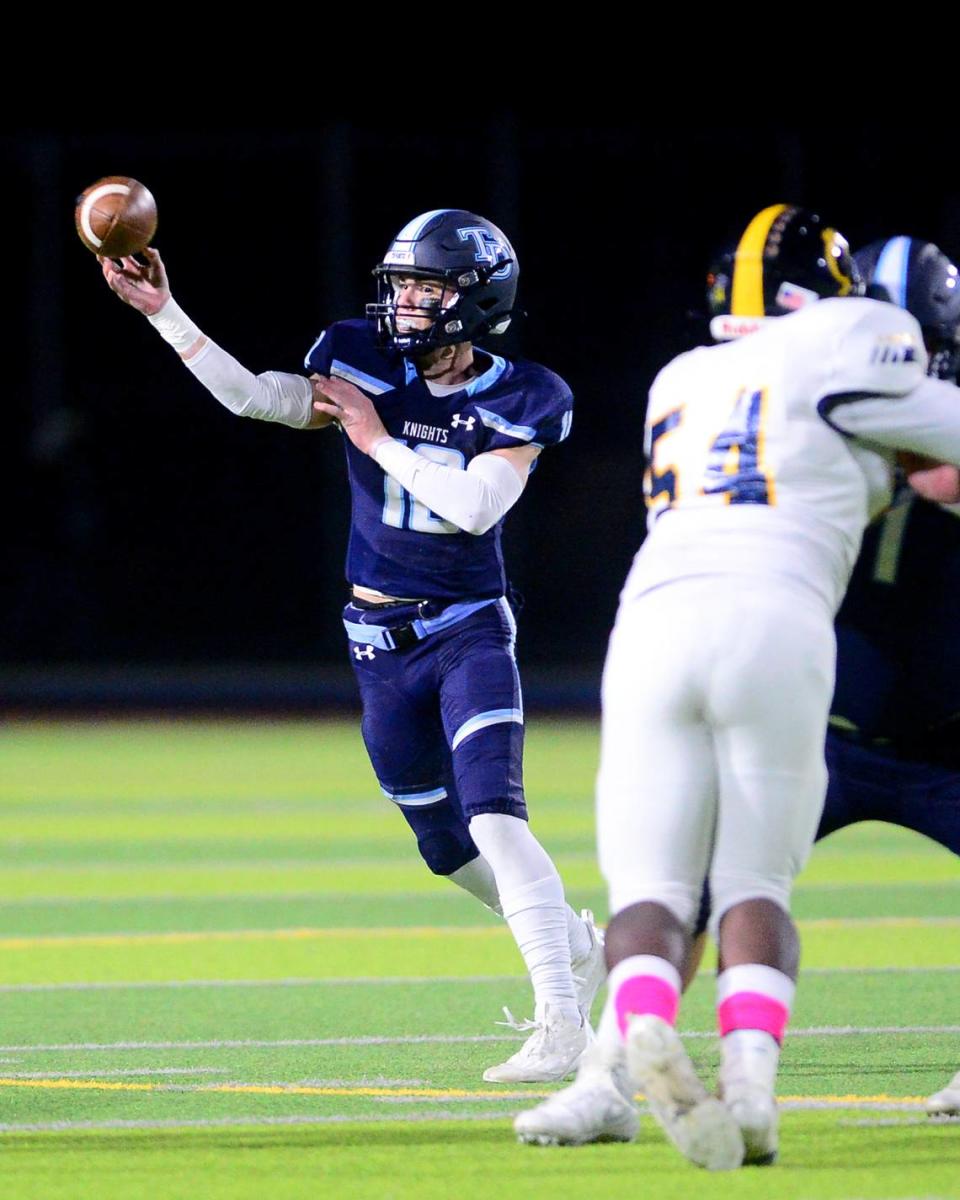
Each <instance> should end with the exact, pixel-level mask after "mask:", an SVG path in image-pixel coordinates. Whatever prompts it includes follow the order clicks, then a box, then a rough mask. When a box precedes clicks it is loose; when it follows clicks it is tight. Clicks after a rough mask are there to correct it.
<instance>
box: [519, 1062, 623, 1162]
mask: <svg viewBox="0 0 960 1200" xmlns="http://www.w3.org/2000/svg"><path fill="white" fill-rule="evenodd" d="M630 1092H631V1088H630V1085H629V1082H628V1080H627V1078H626V1072H625V1071H624V1070H623V1068H622V1067H620V1068H616V1069H614V1070H611V1069H610V1068H609V1067H607V1066H605V1065H604V1064H603V1062H602V1061H601V1059H600V1053H599V1047H598V1046H597V1045H596V1043H594V1044H593V1045H592V1046H591V1047H590V1049H589V1050H588V1051H587V1053H586V1054H584V1056H583V1061H582V1062H581V1064H580V1070H579V1071H578V1072H577V1081H576V1083H573V1084H571V1085H570V1087H568V1088H564V1089H563V1091H562V1092H557V1093H556V1094H555V1095H553V1096H550V1097H549V1099H547V1100H545V1101H544V1102H543V1103H542V1104H538V1105H537V1106H536V1108H531V1109H528V1110H527V1111H526V1112H522V1113H520V1115H519V1116H518V1117H516V1119H515V1120H514V1122H513V1128H514V1129H515V1130H516V1133H517V1141H519V1142H527V1143H528V1144H530V1145H534V1146H583V1145H586V1143H587V1142H632V1141H633V1139H634V1138H635V1137H636V1136H637V1132H638V1130H639V1129H640V1115H639V1113H638V1112H637V1110H636V1107H635V1105H634V1103H633V1100H632V1098H631V1096H630Z"/></svg>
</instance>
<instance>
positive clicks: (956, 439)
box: [628, 298, 960, 610]
mask: <svg viewBox="0 0 960 1200" xmlns="http://www.w3.org/2000/svg"><path fill="white" fill-rule="evenodd" d="M926 363H927V357H926V351H925V350H924V346H923V339H922V335H921V332H920V327H919V325H918V324H917V322H916V321H915V320H914V318H913V317H912V316H911V315H910V314H909V313H907V312H906V311H904V310H903V309H900V308H897V307H896V306H894V305H892V304H885V303H882V302H880V301H876V300H866V299H853V298H851V299H832V300H823V301H819V302H818V303H815V304H810V305H808V306H807V307H805V308H803V309H801V310H799V311H798V312H796V313H793V314H791V315H790V316H786V317H778V318H776V319H772V320H769V321H767V322H765V323H764V325H763V326H762V327H761V328H760V329H759V330H758V331H757V332H756V333H752V334H748V335H747V336H745V337H743V338H741V339H740V340H738V341H735V342H728V343H725V344H722V345H717V346H712V347H709V348H703V349H698V350H693V351H691V352H690V353H687V354H682V355H680V356H679V357H678V358H676V359H674V360H673V362H671V363H670V364H669V365H668V366H667V367H665V368H664V369H663V370H662V371H661V372H660V374H659V375H658V376H657V378H656V380H655V382H654V384H653V387H652V389H651V392H650V403H649V408H648V415H647V432H646V439H647V457H648V462H649V464H650V465H649V469H648V472H647V480H646V491H647V497H648V506H649V519H648V524H649V528H650V536H649V537H648V539H647V541H646V543H645V544H644V547H643V549H642V551H641V553H640V555H639V556H638V561H637V563H636V566H635V570H634V572H633V574H632V577H631V581H630V583H629V584H628V589H630V590H634V589H637V590H643V589H645V588H648V587H651V586H657V585H659V584H660V583H662V582H665V581H666V580H668V579H675V578H678V577H682V576H684V575H703V574H717V573H748V574H756V573H760V574H766V573H775V574H778V575H781V576H788V577H791V578H792V579H794V580H796V581H799V582H801V583H803V584H804V585H806V586H807V587H810V588H812V589H813V590H815V591H816V592H817V593H818V595H820V597H821V598H822V599H824V600H825V601H826V602H827V604H828V605H829V606H830V607H831V609H832V610H835V609H836V608H837V606H838V605H839V602H840V600H841V599H842V596H843V591H844V589H845V588H846V585H847V582H848V579H849V575H850V571H851V570H852V568H853V563H854V561H855V559H856V555H857V551H858V548H859V544H860V537H861V534H862V532H863V528H864V526H865V525H866V523H867V522H868V520H869V519H870V518H871V517H872V516H874V515H876V513H877V512H878V511H880V509H882V508H883V507H884V506H885V504H886V503H888V501H889V496H890V484H891V480H892V471H891V467H892V463H893V458H894V450H895V449H908V450H914V451H917V452H919V453H924V454H928V455H931V456H933V457H936V458H938V459H942V460H945V461H952V462H957V463H960V396H958V393H957V390H956V388H954V387H953V386H952V385H950V384H945V383H942V382H940V381H938V380H930V379H927V378H926V377H925V370H926Z"/></svg>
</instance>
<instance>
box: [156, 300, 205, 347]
mask: <svg viewBox="0 0 960 1200" xmlns="http://www.w3.org/2000/svg"><path fill="white" fill-rule="evenodd" d="M147 320H148V321H149V322H150V324H151V325H152V326H153V327H154V329H155V330H156V331H157V333H159V334H160V336H161V337H162V338H163V340H164V341H165V342H169V343H170V345H171V346H172V347H173V348H174V350H176V351H177V353H178V354H183V353H184V352H185V351H187V350H189V349H190V347H191V346H192V345H193V344H194V343H195V342H196V341H198V340H199V339H200V338H202V337H203V332H202V330H200V329H198V328H197V326H196V325H194V323H193V321H191V320H190V318H189V317H188V316H187V314H186V313H185V312H184V311H183V309H182V308H181V307H180V305H179V304H178V303H177V302H176V300H174V298H173V297H172V296H171V297H170V299H169V300H168V301H167V302H166V304H165V305H164V306H163V308H161V309H160V311H159V312H158V313H154V314H153V315H152V316H151V315H149V314H148V316H147Z"/></svg>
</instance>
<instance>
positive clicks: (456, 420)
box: [450, 413, 477, 433]
mask: <svg viewBox="0 0 960 1200" xmlns="http://www.w3.org/2000/svg"><path fill="white" fill-rule="evenodd" d="M476 420H477V418H476V417H461V416H460V414H459V413H454V414H453V419H452V420H451V422H450V424H451V425H452V426H453V428H454V429H459V428H460V426H461V425H462V426H463V427H464V429H466V431H467V433H470V431H471V430H472V429H473V426H474V424H475V422H476Z"/></svg>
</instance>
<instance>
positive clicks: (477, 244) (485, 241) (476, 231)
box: [457, 225, 513, 279]
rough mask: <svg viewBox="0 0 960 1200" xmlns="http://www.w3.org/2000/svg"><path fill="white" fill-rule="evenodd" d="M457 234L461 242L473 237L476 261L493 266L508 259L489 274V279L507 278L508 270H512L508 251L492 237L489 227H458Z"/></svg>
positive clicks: (508, 275) (497, 239) (498, 240)
mask: <svg viewBox="0 0 960 1200" xmlns="http://www.w3.org/2000/svg"><path fill="white" fill-rule="evenodd" d="M457 236H458V237H459V238H460V241H461V242H469V241H470V240H471V239H473V246H474V258H475V260H476V261H477V262H478V263H487V264H488V265H489V266H491V267H492V266H494V265H495V264H496V263H498V262H503V261H504V259H507V260H508V261H507V262H506V263H505V264H504V266H502V267H501V268H500V270H499V271H494V272H493V274H492V275H491V276H490V278H491V279H508V278H509V277H510V272H511V271H512V270H513V263H512V262H510V261H509V259H510V251H509V250H508V249H507V247H506V246H505V245H504V244H503V242H501V241H500V239H499V238H497V237H494V235H493V234H492V233H491V232H490V230H489V229H484V228H483V226H481V225H470V226H467V228H465V229H458V230H457Z"/></svg>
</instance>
